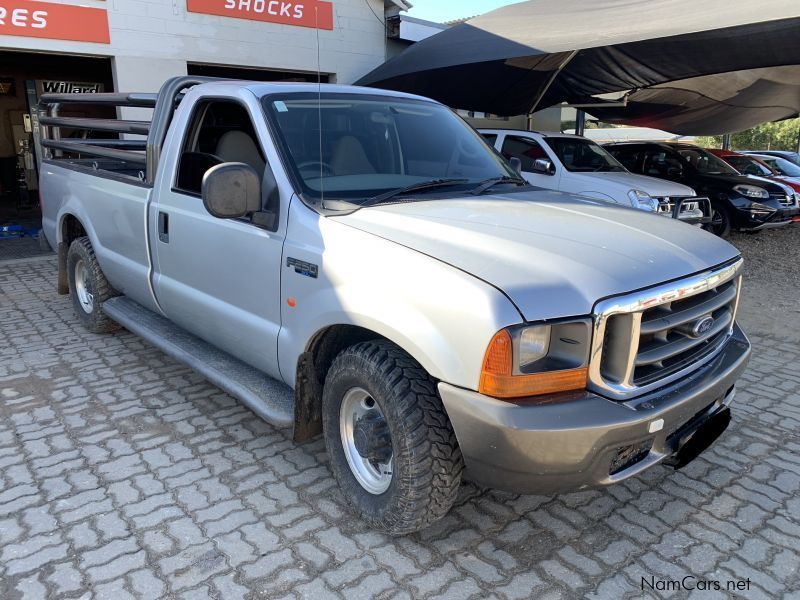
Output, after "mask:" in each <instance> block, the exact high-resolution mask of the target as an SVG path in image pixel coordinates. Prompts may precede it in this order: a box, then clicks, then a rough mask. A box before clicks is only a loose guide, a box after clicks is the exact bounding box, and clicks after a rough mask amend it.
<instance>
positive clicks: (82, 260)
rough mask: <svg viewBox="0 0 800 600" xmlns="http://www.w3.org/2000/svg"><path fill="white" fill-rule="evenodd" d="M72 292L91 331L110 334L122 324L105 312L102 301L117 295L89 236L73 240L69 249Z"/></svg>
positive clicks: (69, 276)
mask: <svg viewBox="0 0 800 600" xmlns="http://www.w3.org/2000/svg"><path fill="white" fill-rule="evenodd" d="M67 279H68V281H69V295H70V299H71V300H72V306H73V308H74V310H75V314H76V316H77V317H78V319H79V320H80V321H81V322H82V323H83V325H84V327H86V329H88V330H89V331H91V332H92V333H108V332H110V331H114V330H116V329H119V325H117V323H115V322H114V321H112V320H111V319H109V318H108V317H107V316H106V315H105V314H104V313H103V302H105V301H106V300H108V299H109V298H113V297H114V296H116V295H117V293H116V291H115V290H114V288H112V287H111V285H109V283H108V281H107V280H106V277H105V275H103V271H102V270H101V269H100V265H99V264H98V262H97V257H96V256H95V254H94V250H93V249H92V244H91V242H90V241H89V238H88V237H81V238H78V239H76V240H74V241H73V242H72V243H71V244H70V246H69V251H68V252H67Z"/></svg>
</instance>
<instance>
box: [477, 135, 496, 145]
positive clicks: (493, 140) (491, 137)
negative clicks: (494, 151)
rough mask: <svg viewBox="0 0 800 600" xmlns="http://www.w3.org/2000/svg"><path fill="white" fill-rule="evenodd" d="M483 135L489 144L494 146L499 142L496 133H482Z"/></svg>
mask: <svg viewBox="0 0 800 600" xmlns="http://www.w3.org/2000/svg"><path fill="white" fill-rule="evenodd" d="M481 137H482V138H483V139H484V140H485V141H486V143H487V144H489V145H490V146H491V147H492V148H494V145H495V144H496V143H497V134H496V133H482V134H481Z"/></svg>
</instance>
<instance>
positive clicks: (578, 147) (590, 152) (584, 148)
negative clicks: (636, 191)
mask: <svg viewBox="0 0 800 600" xmlns="http://www.w3.org/2000/svg"><path fill="white" fill-rule="evenodd" d="M544 141H545V143H546V144H547V145H548V146H550V147H551V148H552V149H553V152H555V153H556V156H558V160H560V161H561V162H562V163H563V165H564V167H565V168H566V169H567V171H597V172H605V171H625V170H626V169H625V167H623V166H622V164H620V163H619V162H618V161H617V159H616V158H614V157H613V156H611V154H609V152H608V150H606V149H605V148H603V147H601V146H598V145H597V144H595V143H594V142H593V141H591V140H586V139H583V138H571V137H546V138H544Z"/></svg>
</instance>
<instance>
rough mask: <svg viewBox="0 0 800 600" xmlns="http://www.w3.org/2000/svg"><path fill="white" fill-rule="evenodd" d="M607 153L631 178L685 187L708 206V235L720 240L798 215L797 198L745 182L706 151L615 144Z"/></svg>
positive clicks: (779, 187)
mask: <svg viewBox="0 0 800 600" xmlns="http://www.w3.org/2000/svg"><path fill="white" fill-rule="evenodd" d="M605 147H606V148H607V149H608V151H609V152H610V153H611V154H612V155H613V156H614V157H615V158H616V159H617V160H618V161H619V162H621V163H622V164H623V165H625V167H626V168H627V169H628V170H629V171H632V172H633V173H640V174H642V175H650V176H654V177H659V178H662V179H668V180H671V181H675V182H678V183H682V184H684V185H688V186H690V187H691V188H692V189H694V190H695V191H696V192H697V193H698V194H701V195H703V196H707V197H708V198H709V199H710V200H711V207H712V212H713V214H712V221H711V223H710V224H709V225H708V226H707V227H708V229H709V231H711V232H713V233H715V234H716V235H719V236H723V237H724V236H726V235H727V234H728V233H729V232H730V230H731V229H734V228H735V229H738V230H742V231H748V232H756V231H761V230H763V229H770V228H774V227H784V226H786V225H789V224H791V223H792V220H793V218H794V217H796V216H797V215H798V213H800V207H798V198H797V196H796V195H795V192H794V190H793V189H792V188H790V187H788V186H787V185H785V184H783V183H781V182H778V181H775V180H770V179H766V178H762V177H758V178H754V177H752V176H745V175H742V174H741V173H739V172H738V171H737V170H736V169H734V168H733V167H731V166H730V165H729V164H728V163H727V162H725V161H724V160H722V159H720V158H718V157H717V156H715V155H714V154H712V153H711V152H709V151H708V150H705V149H704V148H700V147H698V146H694V145H692V144H685V143H676V142H621V143H613V144H606V145H605Z"/></svg>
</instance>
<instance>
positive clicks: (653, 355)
mask: <svg viewBox="0 0 800 600" xmlns="http://www.w3.org/2000/svg"><path fill="white" fill-rule="evenodd" d="M741 267H742V260H741V259H738V260H736V261H735V262H732V263H729V264H726V265H723V266H722V267H719V268H716V269H712V270H709V271H706V272H704V273H701V274H699V275H695V276H692V277H688V278H686V279H683V280H680V281H677V282H673V283H669V284H664V285H660V286H657V287H654V288H650V289H648V290H643V291H641V292H634V293H632V294H627V295H624V296H618V297H614V298H609V299H608V300H604V301H602V302H599V303H598V304H597V305H596V306H595V311H594V336H593V339H592V352H591V359H590V363H589V387H590V388H591V389H593V390H594V391H596V392H598V393H601V394H603V395H605V396H608V397H611V398H614V399H620V400H623V399H626V398H630V397H634V396H636V395H639V394H642V393H645V392H647V391H649V390H652V389H655V388H657V387H659V386H663V385H666V384H667V383H669V382H671V381H674V380H676V379H678V378H680V377H682V376H684V375H686V374H688V373H690V372H692V371H694V370H696V369H698V368H700V366H702V365H703V364H705V363H706V362H708V361H709V360H711V358H713V357H714V356H715V355H716V353H717V352H718V351H719V350H720V349H721V348H722V346H723V345H724V342H725V341H726V340H727V339H728V338H729V337H730V335H731V333H732V332H733V325H734V322H735V319H736V310H737V308H738V302H739V293H740V287H741V285H740V283H741V277H740V276H739V272H740V270H741ZM703 318H708V319H707V321H708V322H709V324H708V327H707V328H706V329H703V330H702V331H697V332H694V331H691V330H686V328H687V327H688V325H687V324H691V323H692V321H693V320H702V319H703Z"/></svg>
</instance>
